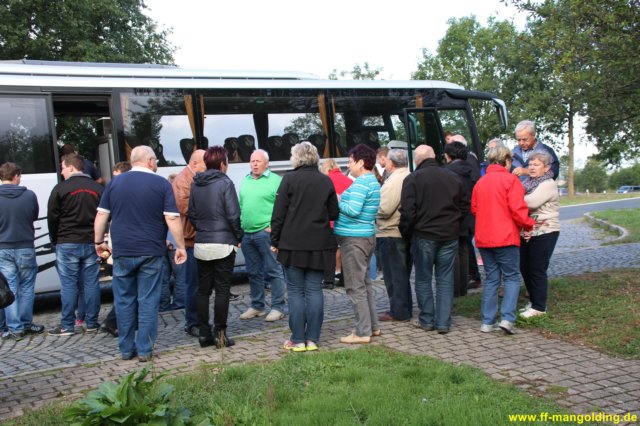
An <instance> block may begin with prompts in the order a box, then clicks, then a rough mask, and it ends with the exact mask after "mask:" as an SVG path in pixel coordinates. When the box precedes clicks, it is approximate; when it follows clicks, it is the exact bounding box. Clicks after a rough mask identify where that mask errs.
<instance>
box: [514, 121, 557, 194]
mask: <svg viewBox="0 0 640 426" xmlns="http://www.w3.org/2000/svg"><path fill="white" fill-rule="evenodd" d="M515 135H516V141H517V142H518V146H516V147H515V148H513V151H512V154H513V160H512V163H511V173H513V174H514V175H516V176H518V178H519V179H520V181H524V179H525V178H526V177H527V176H529V155H531V154H533V153H534V152H537V151H538V152H540V151H542V152H546V153H548V154H549V155H550V156H551V172H552V173H553V178H554V179H558V174H560V162H558V156H557V155H556V153H555V151H554V150H553V148H551V147H550V146H548V145H545V144H543V143H542V142H540V141H539V140H538V139H537V138H536V125H535V124H534V123H533V121H529V120H524V121H521V122H519V123H518V125H517V126H516V130H515Z"/></svg>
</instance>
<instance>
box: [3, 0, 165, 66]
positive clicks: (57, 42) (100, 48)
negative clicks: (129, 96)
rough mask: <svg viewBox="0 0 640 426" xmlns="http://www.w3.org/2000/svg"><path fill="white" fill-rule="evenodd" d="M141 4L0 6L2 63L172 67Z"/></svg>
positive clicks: (29, 1)
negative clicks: (110, 63)
mask: <svg viewBox="0 0 640 426" xmlns="http://www.w3.org/2000/svg"><path fill="white" fill-rule="evenodd" d="M145 8H146V6H145V4H144V1H143V0H65V1H47V0H2V3H1V6H0V59H22V58H27V59H40V60H56V61H82V62H121V63H157V64H170V63H172V62H173V51H174V48H173V47H172V46H171V45H170V44H169V42H168V41H167V36H168V35H169V31H168V30H158V27H157V25H156V23H155V22H154V21H153V20H152V19H150V18H149V17H148V16H146V15H145V14H144V13H143V10H144V9H145Z"/></svg>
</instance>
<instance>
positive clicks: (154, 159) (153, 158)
mask: <svg viewBox="0 0 640 426" xmlns="http://www.w3.org/2000/svg"><path fill="white" fill-rule="evenodd" d="M149 160H153V161H158V159H157V158H156V157H151V158H149Z"/></svg>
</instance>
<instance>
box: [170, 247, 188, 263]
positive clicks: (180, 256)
mask: <svg viewBox="0 0 640 426" xmlns="http://www.w3.org/2000/svg"><path fill="white" fill-rule="evenodd" d="M173 261H174V262H175V263H176V265H182V264H183V263H184V262H186V261H187V251H186V250H185V249H183V248H178V249H176V254H175V255H174V256H173Z"/></svg>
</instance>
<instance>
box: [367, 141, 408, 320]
mask: <svg viewBox="0 0 640 426" xmlns="http://www.w3.org/2000/svg"><path fill="white" fill-rule="evenodd" d="M386 160H387V161H386V163H385V164H386V165H385V170H386V171H387V174H388V178H387V180H386V182H385V184H384V185H382V187H381V188H380V207H378V213H377V215H376V239H377V241H378V244H379V246H380V254H381V257H382V258H383V259H385V261H384V262H383V264H382V272H383V274H384V285H385V286H386V287H387V295H388V296H389V311H388V312H385V313H384V314H382V315H381V316H380V317H378V319H379V320H380V321H409V319H410V318H411V315H412V306H413V300H412V298H411V284H410V283H409V276H410V274H411V253H410V252H409V244H407V242H406V241H405V240H404V239H403V238H402V235H401V234H400V228H399V225H400V210H399V208H400V193H401V192H402V183H403V182H404V179H405V178H406V177H407V176H409V169H408V168H407V166H408V164H407V151H406V150H404V149H391V150H389V152H388V153H387V159H386Z"/></svg>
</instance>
